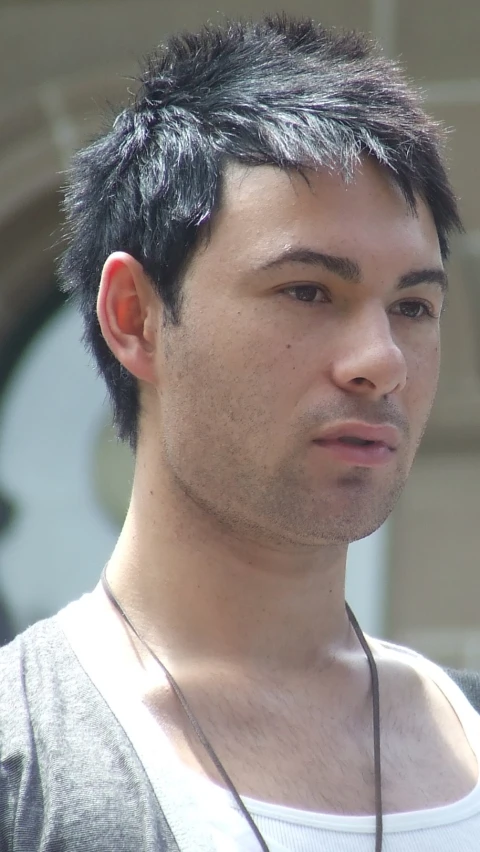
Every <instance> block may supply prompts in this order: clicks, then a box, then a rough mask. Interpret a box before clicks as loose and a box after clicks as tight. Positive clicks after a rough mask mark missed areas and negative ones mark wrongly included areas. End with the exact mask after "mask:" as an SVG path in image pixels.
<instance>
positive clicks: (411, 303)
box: [392, 299, 437, 320]
mask: <svg viewBox="0 0 480 852" xmlns="http://www.w3.org/2000/svg"><path fill="white" fill-rule="evenodd" d="M392 313H394V314H400V316H402V317H406V319H412V320H421V319H425V318H426V317H430V318H431V319H435V318H437V314H436V313H435V311H434V309H433V307H432V305H430V304H429V303H428V302H421V301H419V300H418V299H409V300H408V301H406V300H405V301H402V302H398V303H397V304H396V305H394V306H393V309H392Z"/></svg>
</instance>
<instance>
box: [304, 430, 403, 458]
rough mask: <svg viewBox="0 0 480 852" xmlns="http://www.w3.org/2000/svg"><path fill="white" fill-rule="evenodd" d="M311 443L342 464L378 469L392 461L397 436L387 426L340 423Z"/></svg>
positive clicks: (396, 432)
mask: <svg viewBox="0 0 480 852" xmlns="http://www.w3.org/2000/svg"><path fill="white" fill-rule="evenodd" d="M314 443H315V444H316V446H317V447H319V448H320V449H322V450H324V451H325V452H328V453H329V455H331V456H333V457H334V458H336V459H337V460H338V461H342V462H344V463H346V464H350V465H355V466H359V467H380V466H382V465H385V464H388V463H389V462H391V461H392V458H393V457H394V456H395V453H396V451H397V449H398V446H399V444H400V434H399V432H398V429H396V428H395V427H394V426H391V425H390V424H382V425H378V426H377V425H372V424H368V423H343V424H340V425H338V426H336V427H334V428H331V429H327V430H325V431H324V433H323V434H322V435H320V436H319V437H318V438H316V439H315V440H314Z"/></svg>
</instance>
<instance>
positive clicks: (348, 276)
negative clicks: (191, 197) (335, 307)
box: [258, 248, 448, 293]
mask: <svg viewBox="0 0 480 852" xmlns="http://www.w3.org/2000/svg"><path fill="white" fill-rule="evenodd" d="M290 263H298V264H303V265H307V266H320V267H322V269H326V270H327V271H328V272H333V273H334V274H335V275H338V276H339V277H340V278H343V280H344V281H351V282H352V283H353V284H359V283H360V282H361V281H362V271H361V269H360V266H359V265H358V263H357V262H356V261H355V260H352V259H351V258H349V257H338V256H337V255H334V254H325V253H324V252H318V251H314V250H313V249H309V248H289V249H286V250H285V251H284V252H282V253H281V254H279V255H278V257H275V258H274V259H273V260H270V261H268V262H267V263H265V264H263V265H262V266H260V267H259V268H258V271H263V270H269V269H277V268H278V267H281V266H286V265H287V264H290ZM418 284H438V285H439V287H440V289H441V291H442V293H446V292H447V290H448V276H447V273H446V272H445V270H444V269H442V267H433V268H427V269H413V270H411V272H407V273H405V275H402V276H401V277H400V278H399V280H398V283H397V289H399V290H404V289H406V288H407V287H416V286H417V285H418Z"/></svg>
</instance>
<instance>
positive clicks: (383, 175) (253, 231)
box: [206, 160, 442, 272]
mask: <svg viewBox="0 0 480 852" xmlns="http://www.w3.org/2000/svg"><path fill="white" fill-rule="evenodd" d="M296 245H302V246H309V247H310V248H312V249H314V250H315V249H317V250H320V251H328V252H331V253H332V254H337V255H346V256H350V257H352V258H354V259H355V260H356V261H357V262H358V263H359V264H360V265H361V266H363V265H364V264H365V263H366V262H371V261H372V260H374V259H377V260H378V261H379V262H382V261H385V262H386V263H388V262H390V264H393V265H395V266H397V265H399V271H400V272H401V271H402V264H403V266H405V265H407V266H408V267H410V266H411V265H412V263H413V264H416V263H422V264H423V263H425V262H428V263H429V264H430V263H435V264H437V265H439V266H441V265H442V260H441V253H440V248H439V243H438V237H437V232H436V228H435V224H434V221H433V217H432V214H431V211H430V210H429V208H428V207H427V205H426V204H425V203H424V202H423V200H422V199H421V198H418V199H417V209H416V211H412V210H411V208H410V207H409V206H408V204H407V202H406V200H405V198H404V196H403V194H402V192H401V190H400V188H399V187H398V186H397V185H396V184H395V183H394V181H393V180H392V179H391V177H390V175H389V174H388V173H387V172H386V171H385V170H383V169H382V168H381V167H379V166H378V165H376V164H375V163H374V162H373V161H370V160H364V161H363V162H362V163H361V165H360V166H359V167H358V169H357V171H356V173H355V175H354V177H353V178H352V179H351V180H350V181H348V182H347V181H345V180H344V179H343V177H342V176H341V175H339V174H335V173H330V172H328V171H326V170H323V171H313V170H306V171H305V173H304V174H300V173H298V172H291V171H288V172H287V171H285V170H282V169H279V168H277V167H274V166H253V167H248V166H242V165H238V164H235V165H230V166H229V167H228V170H227V172H226V174H225V178H224V185H223V192H222V200H221V204H220V208H219V210H218V211H217V213H216V215H215V217H214V222H213V223H212V230H211V238H210V240H209V243H208V247H207V249H206V253H207V254H210V253H213V255H214V256H215V254H217V255H218V256H219V257H220V256H223V257H226V256H227V255H228V256H229V260H230V263H232V261H233V262H234V263H235V265H242V266H244V265H249V264H251V265H257V264H262V263H265V262H268V260H269V257H270V256H272V257H273V256H275V255H276V254H278V252H279V251H281V250H284V249H285V248H289V247H292V246H296Z"/></svg>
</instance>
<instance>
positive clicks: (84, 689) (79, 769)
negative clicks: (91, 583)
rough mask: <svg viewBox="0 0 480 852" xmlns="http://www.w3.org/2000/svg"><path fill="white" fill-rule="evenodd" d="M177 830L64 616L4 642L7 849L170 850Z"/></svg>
mask: <svg viewBox="0 0 480 852" xmlns="http://www.w3.org/2000/svg"><path fill="white" fill-rule="evenodd" d="M45 791H48V795H47V796H45ZM146 834H148V842H146ZM167 834H168V830H167V827H166V825H165V824H164V821H163V815H162V813H161V811H160V809H159V807H158V801H157V800H156V799H155V796H154V794H153V791H152V790H151V787H150V784H149V782H148V779H147V777H146V775H145V772H144V770H143V767H142V765H141V763H140V761H139V759H138V757H137V755H136V753H135V752H134V750H133V749H132V747H131V744H130V742H129V740H128V737H127V735H126V733H125V731H124V730H123V728H122V727H121V726H120V725H119V724H118V723H117V721H116V719H115V717H114V715H113V713H112V712H111V710H110V708H109V707H108V706H107V704H106V702H105V701H104V699H103V697H102V696H101V695H100V693H99V692H98V690H97V689H96V688H95V686H94V685H93V684H92V682H91V680H90V678H89V677H88V675H87V673H86V672H85V671H84V669H83V668H82V666H81V665H80V663H79V661H78V659H77V657H76V655H75V653H74V651H73V649H72V647H71V646H70V644H69V642H68V639H67V637H66V635H65V633H64V631H63V628H62V622H61V618H60V617H59V616H54V617H53V618H51V619H48V620H46V621H43V622H39V623H38V624H36V625H34V626H33V627H31V628H29V629H28V630H27V631H25V632H24V633H22V634H21V635H20V636H18V637H17V638H16V639H14V641H13V642H11V643H10V644H9V645H7V646H5V647H4V648H2V649H0V837H1V838H6V844H7V845H6V847H5V848H6V849H15V850H18V852H31V850H32V849H35V850H38V852H47V850H48V849H53V848H55V849H62V850H65V852H80V850H81V849H85V848H87V849H95V850H98V852H107V850H110V849H114V848H115V849H119V848H128V849H134V848H135V849H136V848H144V849H145V850H153V849H156V850H164V849H165V848H167V847H166V845H165V838H166V837H167ZM144 841H145V845H143V846H142V843H143V842H144ZM124 844H125V845H124ZM0 848H1V849H3V848H4V847H3V846H1V843H0Z"/></svg>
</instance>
